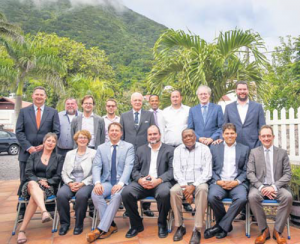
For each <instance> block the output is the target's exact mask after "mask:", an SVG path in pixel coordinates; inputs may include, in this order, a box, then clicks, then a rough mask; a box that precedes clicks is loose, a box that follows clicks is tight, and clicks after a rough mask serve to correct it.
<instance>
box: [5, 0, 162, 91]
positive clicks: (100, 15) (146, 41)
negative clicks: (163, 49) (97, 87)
mask: <svg viewBox="0 0 300 244" xmlns="http://www.w3.org/2000/svg"><path fill="white" fill-rule="evenodd" d="M35 2H39V1H37V0H36V1H35ZM40 2H45V0H44V1H40ZM107 2H109V1H107ZM0 11H1V12H3V13H4V14H5V15H6V17H7V19H8V20H9V21H10V22H13V23H17V24H19V25H20V26H21V27H22V29H23V30H24V32H25V33H31V34H36V33H37V32H39V31H40V32H46V33H53V32H55V33H57V34H58V35H59V36H64V37H69V38H71V39H74V40H76V41H78V42H82V43H84V44H86V46H87V47H91V46H98V47H99V48H100V49H103V50H105V52H106V53H107V55H108V56H109V58H110V62H111V65H112V66H113V67H114V69H115V71H116V74H117V79H118V81H119V82H122V84H123V85H124V87H129V86H130V85H132V84H134V83H135V82H137V81H142V80H144V78H145V74H146V73H147V72H149V71H150V69H151V67H152V63H151V62H152V50H151V48H152V47H153V45H154V43H155V41H156V40H157V38H158V36H159V35H160V34H161V33H162V32H163V31H164V30H165V29H166V27H164V26H163V25H160V24H158V23H156V22H154V21H152V20H149V19H147V18H146V17H144V16H142V15H139V14H137V13H135V12H133V11H132V10H130V9H128V8H126V7H124V10H122V11H117V10H116V9H115V8H113V7H112V6H111V5H105V6H104V5H98V6H88V5H82V6H76V7H73V6H71V4H70V2H69V0H59V1H57V3H53V2H52V3H46V4H42V6H36V5H34V3H33V0H22V1H20V0H0Z"/></svg>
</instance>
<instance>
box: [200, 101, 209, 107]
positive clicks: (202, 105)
mask: <svg viewBox="0 0 300 244" xmlns="http://www.w3.org/2000/svg"><path fill="white" fill-rule="evenodd" d="M208 105H209V102H208V103H207V104H201V103H200V106H201V108H203V107H204V106H206V107H207V108H208Z"/></svg>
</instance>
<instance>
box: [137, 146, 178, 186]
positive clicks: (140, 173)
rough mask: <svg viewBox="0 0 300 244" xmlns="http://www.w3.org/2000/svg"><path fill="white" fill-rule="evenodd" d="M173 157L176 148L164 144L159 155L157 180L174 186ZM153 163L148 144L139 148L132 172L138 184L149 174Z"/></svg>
mask: <svg viewBox="0 0 300 244" xmlns="http://www.w3.org/2000/svg"><path fill="white" fill-rule="evenodd" d="M173 155H174V147H172V146H169V145H167V144H164V143H162V145H161V148H160V150H159V152H158V155H157V178H161V179H162V180H163V182H167V181H169V182H171V184H174V183H175V181H174V177H173ZM150 162H151V148H150V147H149V146H148V144H146V145H143V146H141V147H139V148H138V149H137V151H136V155H135V162H134V166H133V170H132V178H133V180H134V181H136V182H138V180H139V179H140V178H141V177H145V176H147V175H148V174H149V170H150Z"/></svg>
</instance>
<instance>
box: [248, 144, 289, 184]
mask: <svg viewBox="0 0 300 244" xmlns="http://www.w3.org/2000/svg"><path fill="white" fill-rule="evenodd" d="M273 148H274V151H273V173H274V181H275V186H276V187H277V189H278V190H279V189H280V188H281V187H284V188H288V184H289V183H290V180H291V177H292V171H291V165H290V160H289V156H288V154H287V151H286V150H284V149H281V148H278V147H275V146H274V147H273ZM266 174H267V168H266V162H265V155H264V148H263V146H260V147H258V148H254V149H252V150H251V152H250V156H249V161H248V165H247V178H248V179H249V181H250V183H251V186H253V187H256V188H257V189H259V188H260V187H261V186H262V185H263V184H264V181H265V177H266Z"/></svg>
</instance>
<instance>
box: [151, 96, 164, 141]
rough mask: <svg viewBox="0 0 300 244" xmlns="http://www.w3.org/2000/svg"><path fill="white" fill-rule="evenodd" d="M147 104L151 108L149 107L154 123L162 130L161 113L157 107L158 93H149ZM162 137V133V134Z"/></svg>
mask: <svg viewBox="0 0 300 244" xmlns="http://www.w3.org/2000/svg"><path fill="white" fill-rule="evenodd" d="M149 104H150V107H151V109H149V111H151V112H152V113H153V115H154V121H155V124H156V125H157V126H158V128H159V129H160V131H161V130H162V128H161V127H162V125H163V121H162V119H163V117H162V116H163V115H162V112H163V111H162V110H161V109H159V97H158V95H151V96H150V98H149ZM162 137H163V135H162Z"/></svg>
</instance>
